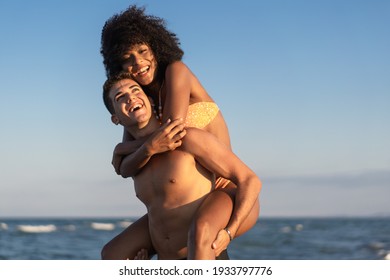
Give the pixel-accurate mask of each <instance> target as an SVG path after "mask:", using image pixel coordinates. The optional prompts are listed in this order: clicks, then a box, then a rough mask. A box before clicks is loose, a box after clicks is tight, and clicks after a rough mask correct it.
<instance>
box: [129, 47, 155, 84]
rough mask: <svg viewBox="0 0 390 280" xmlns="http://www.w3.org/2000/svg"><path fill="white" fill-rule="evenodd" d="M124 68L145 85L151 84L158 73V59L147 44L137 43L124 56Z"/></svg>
mask: <svg viewBox="0 0 390 280" xmlns="http://www.w3.org/2000/svg"><path fill="white" fill-rule="evenodd" d="M123 60H124V62H123V63H122V69H123V70H125V71H127V72H129V73H130V74H131V75H132V76H133V78H134V79H135V80H136V81H137V82H138V83H139V84H140V85H143V86H146V85H149V84H150V83H151V82H152V81H153V80H154V78H155V76H156V74H157V61H156V59H155V57H154V54H153V51H152V49H151V48H150V47H149V46H148V45H147V44H136V45H134V46H132V47H130V48H129V50H128V51H127V52H126V53H125V54H124V56H123Z"/></svg>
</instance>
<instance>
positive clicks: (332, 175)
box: [0, 0, 390, 217]
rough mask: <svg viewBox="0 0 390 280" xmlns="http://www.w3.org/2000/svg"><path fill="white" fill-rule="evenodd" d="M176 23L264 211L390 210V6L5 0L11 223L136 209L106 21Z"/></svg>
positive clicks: (4, 139)
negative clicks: (104, 90) (114, 117)
mask: <svg viewBox="0 0 390 280" xmlns="http://www.w3.org/2000/svg"><path fill="white" fill-rule="evenodd" d="M132 3H135V4H139V5H144V6H146V9H147V12H148V13H151V14H154V15H156V16H159V17H162V18H165V19H166V21H167V25H168V28H169V29H170V30H172V31H173V32H175V33H176V34H177V35H178V36H179V38H180V40H181V44H182V48H183V49H184V51H185V56H184V62H185V63H186V64H187V65H188V66H189V67H190V68H191V69H192V70H193V72H194V73H195V74H196V75H197V76H198V78H199V79H200V80H201V82H202V83H203V85H204V86H205V87H206V89H207V90H208V92H209V93H210V95H211V96H212V97H213V98H214V99H215V101H216V102H217V103H218V105H219V106H220V108H221V110H222V112H223V114H224V116H225V119H226V121H227V123H228V126H229V130H230V134H231V139H232V143H233V149H234V151H235V153H236V154H237V155H238V156H239V157H240V158H241V159H242V160H243V161H244V162H246V163H247V165H248V166H249V167H251V168H252V169H253V170H254V171H255V172H256V173H257V174H258V176H259V177H260V178H261V179H262V182H263V190H262V193H261V205H262V206H261V207H262V209H261V215H263V216H373V215H390V202H389V197H390V183H389V182H390V149H389V143H390V129H389V123H390V110H389V107H390V79H389V77H390V52H389V49H390V31H389V26H390V17H389V16H388V15H389V14H390V2H389V1H378V0H373V1H361V0H344V1H340V0H327V1H325V0H323V1H320V0H318V1H309V0H307V1H303V0H296V1H287V0H275V1H270V0H268V1H264V0H259V1H255V0H253V1H239V2H237V1H223V2H222V1H221V2H220V1H206V0H200V1H179V0H169V1H135V2H134V1H108V0H107V1H91V0H89V1H74V0H70V1H20V0H19V1H18V0H16V1H11V0H3V1H1V2H0V38H1V52H0V61H1V67H0V79H1V82H0V95H1V99H2V101H1V103H0V116H1V118H0V127H1V131H2V132H1V136H0V141H1V142H0V143H1V145H0V157H1V161H0V217H40V216H44V217H48V216H62V217H64V216H65V217H77V216H80V217H82V216H121V217H123V216H136V215H140V214H143V213H144V212H145V209H144V207H143V206H142V204H141V203H140V202H138V201H137V199H136V198H135V196H134V191H133V184H132V180H131V179H122V178H121V177H119V176H117V175H116V174H115V173H114V170H113V168H112V166H111V164H110V162H111V155H112V150H113V147H114V146H115V145H116V144H117V143H118V142H119V141H120V139H121V136H122V130H121V129H120V128H118V127H116V126H114V125H112V123H111V122H110V118H109V117H110V116H109V114H108V112H107V111H106V109H105V108H104V106H103V103H102V98H101V85H102V83H103V82H104V80H105V76H104V69H103V65H102V58H101V56H100V53H99V49H100V33H101V29H102V27H103V24H104V22H105V21H106V20H107V19H108V18H109V17H110V16H112V15H113V14H114V13H117V12H120V11H121V10H123V9H125V8H126V7H128V6H129V5H130V4H132Z"/></svg>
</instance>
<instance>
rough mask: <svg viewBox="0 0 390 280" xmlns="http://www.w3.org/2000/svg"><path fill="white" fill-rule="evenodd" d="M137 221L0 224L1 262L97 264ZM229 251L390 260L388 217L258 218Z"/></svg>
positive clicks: (266, 256) (238, 255)
mask: <svg viewBox="0 0 390 280" xmlns="http://www.w3.org/2000/svg"><path fill="white" fill-rule="evenodd" d="M134 220H135V219H134V218H133V219H120V218H112V219H111V218H82V219H81V218H77V219H73V218H72V219H70V218H69V219H66V218H61V219H20V218H18V219H1V218H0V260H99V259H100V251H101V248H102V247H103V245H104V244H105V243H107V242H108V241H109V240H110V239H112V238H113V237H114V236H116V235H117V234H118V233H120V232H121V231H122V230H124V228H126V227H127V226H128V225H129V224H131V223H132V222H133V221H134ZM228 251H229V255H230V258H231V259H233V260H383V259H390V217H386V218H260V219H259V220H258V222H257V224H256V225H255V226H254V227H253V228H252V229H251V230H250V231H249V232H247V233H246V234H244V235H243V236H241V237H238V238H236V239H234V240H233V241H232V242H231V244H230V246H229V249H228Z"/></svg>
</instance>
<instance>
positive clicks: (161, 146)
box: [145, 119, 186, 156]
mask: <svg viewBox="0 0 390 280" xmlns="http://www.w3.org/2000/svg"><path fill="white" fill-rule="evenodd" d="M185 135H186V130H185V129H184V123H183V119H177V120H174V121H170V120H168V121H167V122H166V123H165V124H163V125H162V126H161V127H160V128H159V129H157V130H156V131H155V132H154V133H153V134H152V135H151V136H150V137H149V139H148V140H147V141H146V143H145V145H146V147H147V151H148V153H149V155H150V156H153V155H155V154H159V153H164V152H167V151H173V150H175V149H176V148H177V147H180V146H181V144H182V138H183V137H184V136H185Z"/></svg>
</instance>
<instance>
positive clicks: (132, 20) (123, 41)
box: [100, 5, 184, 77]
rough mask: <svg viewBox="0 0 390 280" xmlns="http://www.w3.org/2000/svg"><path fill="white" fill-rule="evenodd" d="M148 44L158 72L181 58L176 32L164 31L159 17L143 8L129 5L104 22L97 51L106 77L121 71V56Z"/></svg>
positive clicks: (163, 22)
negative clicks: (131, 48)
mask: <svg viewBox="0 0 390 280" xmlns="http://www.w3.org/2000/svg"><path fill="white" fill-rule="evenodd" d="M140 43H143V44H147V45H149V46H150V48H151V49H152V51H153V54H154V56H155V58H156V61H157V64H158V66H159V70H160V71H164V72H165V69H166V67H167V66H168V65H169V64H171V63H172V62H174V61H179V60H181V59H182V57H183V54H184V52H183V50H182V49H181V48H180V42H179V39H178V38H177V36H176V34H174V33H172V32H170V31H169V30H167V28H166V26H165V21H164V20H163V19H161V18H158V17H155V16H151V15H146V14H145V8H138V7H137V6H136V5H132V6H130V7H129V8H127V9H126V10H125V11H123V12H121V13H119V14H115V15H114V16H112V17H111V18H109V19H108V20H107V21H106V23H105V24H104V27H103V30H102V37H101V49H100V53H101V54H102V56H103V64H104V67H105V70H106V75H107V77H110V76H112V75H116V74H118V73H119V72H120V71H122V64H123V55H124V54H125V52H127V51H128V49H129V48H130V47H131V46H133V45H135V44H140Z"/></svg>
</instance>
